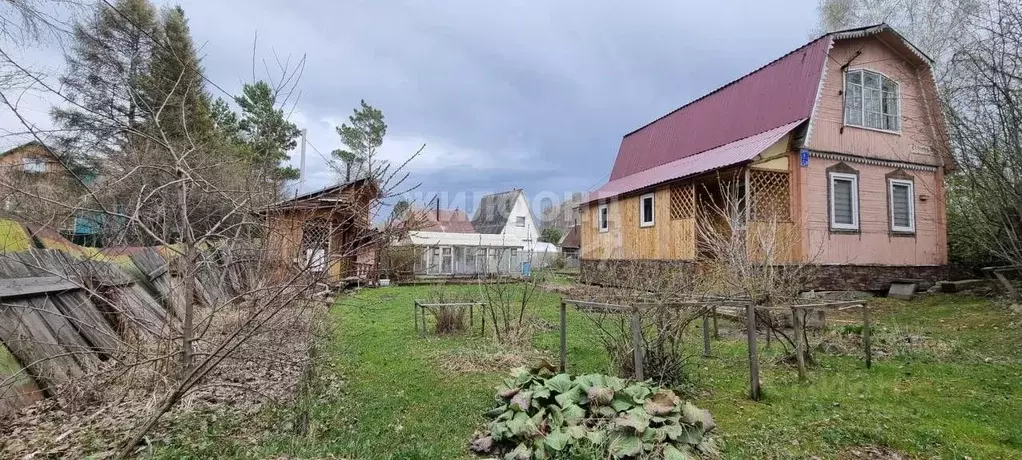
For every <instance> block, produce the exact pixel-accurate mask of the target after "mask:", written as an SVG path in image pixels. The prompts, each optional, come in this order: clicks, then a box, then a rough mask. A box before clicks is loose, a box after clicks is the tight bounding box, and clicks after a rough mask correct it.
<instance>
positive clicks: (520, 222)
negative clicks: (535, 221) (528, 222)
mask: <svg viewBox="0 0 1022 460" xmlns="http://www.w3.org/2000/svg"><path fill="white" fill-rule="evenodd" d="M515 226H517V227H525V216H518V217H517V218H516V219H515Z"/></svg>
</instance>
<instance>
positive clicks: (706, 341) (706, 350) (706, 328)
mask: <svg viewBox="0 0 1022 460" xmlns="http://www.w3.org/2000/svg"><path fill="white" fill-rule="evenodd" d="M709 356H710V310H709V309H707V310H705V311H704V312H703V357H704V358H708V357H709Z"/></svg>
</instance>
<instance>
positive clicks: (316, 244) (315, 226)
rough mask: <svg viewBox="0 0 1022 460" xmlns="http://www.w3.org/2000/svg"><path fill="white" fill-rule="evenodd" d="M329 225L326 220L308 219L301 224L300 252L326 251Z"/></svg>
mask: <svg viewBox="0 0 1022 460" xmlns="http://www.w3.org/2000/svg"><path fill="white" fill-rule="evenodd" d="M329 237H330V225H329V224H328V223H327V221H326V219H309V220H307V221H305V222H304V223H302V250H303V251H304V250H307V249H321V250H326V248H327V239H328V238H329Z"/></svg>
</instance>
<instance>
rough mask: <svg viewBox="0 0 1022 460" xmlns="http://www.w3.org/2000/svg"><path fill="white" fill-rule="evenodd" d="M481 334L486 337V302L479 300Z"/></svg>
mask: <svg viewBox="0 0 1022 460" xmlns="http://www.w3.org/2000/svg"><path fill="white" fill-rule="evenodd" d="M479 324H480V326H479V335H480V336H482V337H486V304H485V303H482V302H479Z"/></svg>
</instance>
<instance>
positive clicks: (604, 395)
mask: <svg viewBox="0 0 1022 460" xmlns="http://www.w3.org/2000/svg"><path fill="white" fill-rule="evenodd" d="M496 403H497V407H495V408H494V409H493V410H491V411H489V412H487V413H486V416H487V417H489V418H492V419H493V421H491V422H490V423H489V424H488V426H487V428H486V430H485V432H482V433H479V434H477V435H476V438H475V439H474V440H473V441H472V446H471V448H472V450H473V451H474V452H476V453H480V454H487V455H500V456H502V457H503V458H504V459H514V460H529V459H550V458H573V457H575V458H577V457H579V456H582V455H584V454H589V455H590V456H594V457H598V458H614V459H639V458H643V459H646V458H657V459H660V458H662V459H668V460H674V459H686V458H692V457H693V456H694V455H698V454H709V455H716V448H715V445H714V443H713V440H712V439H711V438H709V437H707V436H706V435H707V434H708V433H709V432H710V431H711V430H713V428H714V423H713V418H712V417H710V414H709V412H707V411H705V410H702V409H699V408H697V407H695V406H694V405H692V404H691V403H687V402H686V403H682V401H681V399H680V398H679V397H678V396H676V395H675V394H674V392H673V391H671V390H668V389H664V388H660V387H656V386H653V385H651V384H650V383H648V382H632V381H628V380H625V379H621V378H618V377H613V376H607V375H602V374H590V375H582V376H577V377H573V376H571V375H568V374H557V375H554V370H553V368H552V367H551V366H550V365H549V364H546V363H544V364H543V365H542V366H540V367H538V368H536V369H532V370H526V369H525V368H519V369H516V370H515V371H514V372H513V373H512V376H511V377H510V378H508V379H505V380H504V383H503V385H501V386H500V387H498V389H497V396H496Z"/></svg>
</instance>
